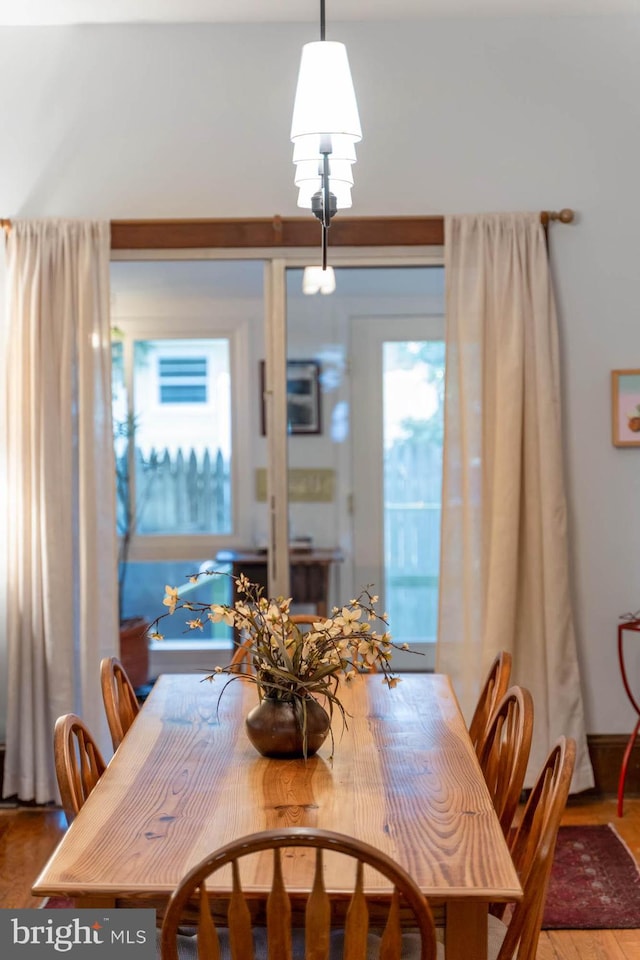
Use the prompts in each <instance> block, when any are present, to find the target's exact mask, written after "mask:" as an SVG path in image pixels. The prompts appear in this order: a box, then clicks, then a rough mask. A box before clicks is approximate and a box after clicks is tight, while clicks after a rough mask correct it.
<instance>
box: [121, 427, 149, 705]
mask: <svg viewBox="0 0 640 960" xmlns="http://www.w3.org/2000/svg"><path fill="white" fill-rule="evenodd" d="M113 429H114V441H115V460H116V495H117V530H118V537H119V547H118V616H119V622H120V659H121V661H122V665H123V666H124V668H125V670H126V671H127V674H128V676H129V679H130V680H131V683H132V685H133V686H134V688H138V687H142V686H144V684H146V683H148V680H149V626H150V624H149V621H148V620H147V619H146V618H145V617H142V616H129V617H125V615H124V609H125V607H124V599H125V587H126V582H127V573H128V569H129V553H130V550H131V544H132V541H133V537H134V536H135V533H136V523H137V521H139V519H140V515H141V512H142V509H143V507H144V504H145V502H146V501H147V500H148V497H149V494H150V492H151V484H152V482H153V477H154V474H155V471H156V469H157V467H158V461H157V455H156V454H155V453H152V454H151V456H150V457H147V458H141V457H140V455H139V453H138V451H136V448H135V434H136V429H137V422H136V418H135V416H134V415H133V414H128V415H127V416H126V417H125V418H124V419H123V420H119V421H115V422H114V427H113ZM134 457H138V461H139V463H141V465H142V471H143V476H144V484H143V486H142V488H141V489H137V490H136V494H137V496H136V500H135V502H134V497H133V494H132V489H131V483H130V470H131V464H132V463H133V462H134Z"/></svg>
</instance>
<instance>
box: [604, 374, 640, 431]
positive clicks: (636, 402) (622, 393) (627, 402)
mask: <svg viewBox="0 0 640 960" xmlns="http://www.w3.org/2000/svg"><path fill="white" fill-rule="evenodd" d="M611 425H612V432H613V444H614V446H616V447H640V370H612V371H611Z"/></svg>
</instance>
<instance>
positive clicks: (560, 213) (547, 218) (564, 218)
mask: <svg viewBox="0 0 640 960" xmlns="http://www.w3.org/2000/svg"><path fill="white" fill-rule="evenodd" d="M574 218H575V213H574V211H573V210H571V209H570V208H569V207H564V208H563V209H562V210H541V211H540V223H541V224H542V225H543V226H544V227H546V226H548V225H549V223H551V222H552V221H554V220H555V221H558V223H572V222H573V220H574ZM434 219H436V218H434ZM0 227H2V228H3V229H4V230H6V231H7V232H8V231H9V230H11V220H9V219H4V218H0Z"/></svg>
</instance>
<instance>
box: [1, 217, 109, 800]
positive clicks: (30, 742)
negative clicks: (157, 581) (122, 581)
mask: <svg viewBox="0 0 640 960" xmlns="http://www.w3.org/2000/svg"><path fill="white" fill-rule="evenodd" d="M109 245H110V240H109V224H108V223H107V222H85V221H67V220H51V221H20V220H17V221H13V225H12V229H11V231H10V233H9V236H8V240H7V294H8V302H7V326H8V332H7V369H6V389H7V398H6V404H7V463H8V477H7V486H8V510H7V517H6V529H7V554H8V555H7V570H8V584H7V595H8V613H7V620H8V624H7V629H8V640H7V646H8V652H7V658H8V701H7V745H6V757H5V770H4V795H5V796H12V795H14V794H17V795H18V796H19V797H20V798H21V799H22V800H35V801H37V802H38V803H46V802H49V801H51V800H54V799H56V798H57V796H58V792H57V786H56V779H55V769H54V762H53V745H52V744H53V727H54V724H55V720H56V718H57V717H58V716H59V715H61V714H63V713H68V712H75V713H78V714H79V715H80V716H81V717H82V718H83V720H84V721H85V722H86V723H87V724H88V726H89V727H90V728H91V729H92V731H93V732H94V734H95V736H96V737H97V738H98V739H99V741H100V744H101V746H102V747H103V748H104V749H105V750H106V749H107V745H108V735H107V730H106V724H105V720H104V711H103V707H102V700H101V696H100V682H99V664H100V659H101V657H102V656H107V655H109V656H110V655H114V654H116V653H117V638H118V621H117V576H116V573H117V570H116V555H117V551H116V546H117V544H116V533H115V529H116V526H115V465H114V455H113V439H112V430H111V383H110V363H111V358H110V336H109V334H110V331H109Z"/></svg>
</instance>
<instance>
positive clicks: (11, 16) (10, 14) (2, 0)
mask: <svg viewBox="0 0 640 960" xmlns="http://www.w3.org/2000/svg"><path fill="white" fill-rule="evenodd" d="M638 12H640V0H392V2H390V0H329V3H328V4H327V8H326V15H327V23H328V24H330V23H331V22H339V21H342V20H362V21H365V20H423V19H427V18H429V17H459V16H464V17H471V16H538V15H545V14H546V15H553V16H558V15H579V14H582V15H584V14H616V13H638ZM319 16H320V4H319V2H318V0H135V2H132V0H0V26H48V25H61V24H80V23H204V22H220V23H250V22H253V23H266V22H283V21H290V22H293V23H295V22H302V21H311V22H313V21H316V20H319Z"/></svg>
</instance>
